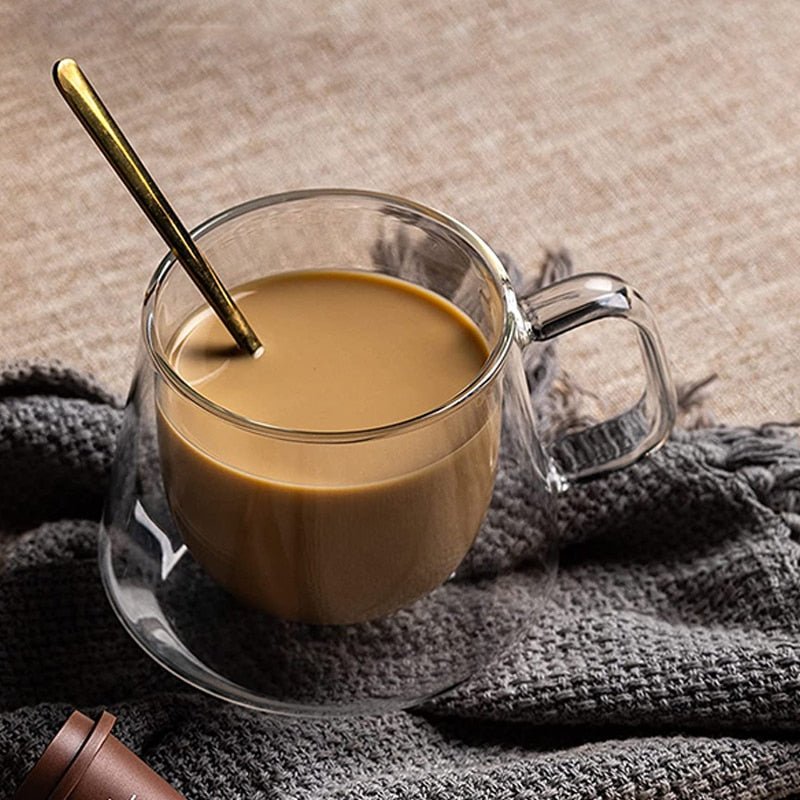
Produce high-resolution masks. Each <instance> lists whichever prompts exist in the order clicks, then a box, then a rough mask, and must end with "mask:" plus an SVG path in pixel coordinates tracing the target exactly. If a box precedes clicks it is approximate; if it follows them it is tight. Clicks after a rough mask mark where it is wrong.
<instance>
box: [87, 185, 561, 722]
mask: <svg viewBox="0 0 800 800" xmlns="http://www.w3.org/2000/svg"><path fill="white" fill-rule="evenodd" d="M193 236H195V238H196V239H197V240H198V241H199V243H200V246H201V249H202V250H203V251H204V253H205V254H206V255H207V256H208V258H209V260H210V261H211V262H212V263H213V264H214V266H215V268H216V269H217V270H218V272H219V273H220V276H221V277H222V279H223V281H224V282H225V283H226V284H227V285H228V286H229V287H231V288H233V289H234V295H235V287H236V286H238V285H241V284H244V283H246V282H248V281H252V280H254V279H256V278H261V277H264V276H266V275H270V274H275V273H280V272H286V271H297V270H307V269H316V270H319V269H349V270H353V269H355V270H365V271H369V272H380V273H384V274H388V275H392V276H396V277H399V278H402V279H404V280H407V281H410V282H412V283H415V284H418V285H420V286H422V287H424V288H426V289H430V290H432V291H434V292H436V293H437V294H439V295H441V296H443V297H445V298H446V299H448V300H450V302H452V303H453V304H455V305H456V306H457V307H458V308H460V309H461V310H462V311H463V312H465V313H466V314H467V315H468V316H469V317H470V318H471V319H472V320H473V321H474V322H475V324H476V325H477V326H478V327H479V328H480V329H481V331H482V333H483V335H484V337H485V339H486V341H487V342H488V343H489V346H490V349H491V354H490V356H489V357H488V359H487V361H486V364H485V365H484V367H483V370H482V371H481V373H480V374H479V375H476V376H475V380H474V381H473V382H472V383H471V384H470V386H469V387H467V388H466V389H465V390H464V391H463V392H462V393H461V394H460V395H459V396H458V397H457V398H454V399H453V400H451V401H450V402H448V403H447V404H446V405H445V406H443V407H441V408H439V409H435V410H432V411H431V412H429V413H426V414H424V415H423V416H421V417H419V418H416V419H414V420H409V421H406V422H403V423H398V424H395V425H390V426H386V427H384V428H379V429H372V430H361V431H352V432H343V433H308V432H302V431H289V430H284V429H278V428H273V427H271V426H269V425H266V424H264V423H260V422H257V421H252V420H247V419H244V418H241V417H238V416H237V415H236V414H233V413H232V412H230V411H228V410H226V409H222V408H220V407H218V406H216V405H215V404H214V403H212V402H211V401H209V400H208V399H206V398H204V397H202V396H201V395H198V394H197V393H196V392H195V391H194V390H193V389H192V388H191V387H189V386H188V385H187V384H185V383H184V382H183V381H182V379H181V378H180V377H179V376H177V375H176V374H175V373H174V371H173V370H172V368H171V366H170V365H169V362H168V359H167V356H166V353H167V352H168V350H169V346H170V343H171V341H172V340H173V338H174V336H175V334H176V332H177V331H178V330H179V329H180V327H181V326H182V324H183V323H184V322H185V321H186V320H187V318H188V317H189V316H190V315H191V314H192V312H194V311H195V310H196V309H197V308H198V306H199V305H200V302H199V299H198V298H199V296H198V294H197V291H196V289H195V287H194V286H193V285H192V284H191V282H190V281H189V279H188V278H187V277H186V276H185V274H184V273H183V271H182V270H180V269H179V268H177V267H176V266H175V264H174V262H173V260H172V258H171V257H170V258H167V259H165V261H164V262H162V264H161V265H160V267H159V269H158V270H157V272H156V274H155V276H154V278H153V280H152V282H151V285H150V287H149V289H148V292H147V295H146V301H145V308H144V316H143V334H144V342H143V344H142V346H141V347H140V355H139V359H138V365H137V370H136V375H135V378H134V381H133V384H132V390H131V394H130V397H129V400H128V403H127V406H126V409H125V416H124V422H123V426H122V430H121V433H120V436H119V441H118V449H117V453H116V457H115V462H114V467H113V470H112V482H111V487H110V491H109V496H108V501H107V504H106V510H105V514H104V519H103V523H102V526H101V537H100V564H101V572H102V576H103V581H104V584H105V587H106V590H107V592H108V595H109V597H110V599H111V602H112V605H113V607H114V609H115V611H116V612H117V614H118V615H119V617H120V619H121V620H122V622H123V623H124V625H125V626H126V628H127V629H128V630H129V632H130V633H131V634H132V635H133V637H134V638H135V639H136V641H137V642H138V643H139V644H140V645H141V646H142V647H143V648H144V649H145V650H146V651H147V652H148V653H149V654H150V655H152V656H153V657H154V658H155V659H156V660H157V661H159V662H160V663H161V664H162V665H163V666H165V667H166V668H167V669H169V670H171V671H172V672H174V673H176V674H178V675H179V676H180V677H182V678H184V679H185V680H187V681H189V682H190V683H192V684H194V685H195V686H197V687H199V688H201V689H204V690H206V691H208V692H210V693H212V694H215V695H217V696H220V697H223V698H225V699H229V700H232V701H234V702H239V703H242V704H245V705H249V706H252V707H254V708H259V709H262V710H270V711H275V712H284V713H299V714H303V713H307V714H324V713H342V712H365V711H383V710H387V709H390V708H396V707H403V706H408V705H412V704H414V703H417V702H419V701H420V700H422V699H425V698H427V697H431V696H433V695H435V694H437V693H439V692H441V691H443V690H446V689H448V688H451V687H453V686H454V685H456V684H458V683H460V682H462V681H463V680H465V679H466V678H468V677H469V676H470V675H471V674H473V673H474V672H475V671H476V670H479V669H481V668H483V667H485V666H486V665H487V664H488V663H489V662H490V661H491V660H492V658H494V657H495V656H496V655H497V654H498V653H499V652H501V651H502V650H503V649H504V648H505V647H506V646H507V645H508V644H509V642H510V641H511V640H512V639H513V638H514V636H515V635H516V634H517V633H518V632H519V630H520V629H521V626H522V625H523V624H524V623H530V622H531V621H532V620H531V615H532V614H535V613H536V611H537V609H538V608H539V605H540V603H541V600H542V597H543V595H544V593H545V591H546V589H547V587H548V585H549V582H550V578H551V577H552V574H553V569H554V552H555V548H554V546H553V539H554V535H555V524H554V519H553V501H552V498H551V494H550V492H549V490H548V479H547V475H548V462H547V459H546V458H545V457H544V455H543V452H542V450H541V447H540V445H539V438H538V436H537V432H536V430H535V418H534V413H533V409H532V408H531V403H530V395H529V391H528V387H527V383H526V379H525V375H524V372H523V368H522V359H521V354H520V351H519V349H518V347H517V345H516V344H515V342H514V331H515V325H516V324H518V323H517V322H516V321H515V319H514V317H513V313H512V311H511V310H510V309H511V308H515V306H514V305H513V301H512V299H511V298H512V297H513V296H512V295H511V289H510V286H509V285H508V282H507V278H506V277H505V273H504V272H503V269H502V266H501V265H500V264H499V261H498V260H497V258H496V256H494V254H493V253H492V252H491V251H490V250H489V249H488V248H487V247H486V246H485V245H484V244H483V243H482V242H481V241H480V240H479V239H478V238H477V237H475V236H474V235H473V234H471V233H470V232H469V231H468V230H467V229H465V228H463V227H462V226H460V225H459V224H458V223H455V222H454V221H452V220H449V219H448V218H446V217H444V216H441V215H438V214H436V212H432V211H429V210H427V209H423V208H421V207H417V206H415V205H414V204H411V203H408V202H407V201H401V200H398V199H396V198H391V197H388V196H381V195H374V194H369V193H353V192H341V191H321V192H298V193H292V194H289V195H281V196H275V197H271V198H264V199H262V200H258V201H254V202H251V203H248V204H246V205H244V206H240V207H238V208H235V209H233V210H231V211H228V212H225V213H223V214H221V215H219V216H217V217H215V218H213V219H212V220H210V221H209V222H207V223H205V224H204V225H202V226H201V227H200V228H198V229H197V230H196V231H195V232H193ZM309 313H310V314H322V313H324V308H310V309H309ZM532 346H533V347H537V346H539V345H536V344H534V345H532ZM232 453H233V454H235V456H234V457H232V456H231V454H232Z"/></svg>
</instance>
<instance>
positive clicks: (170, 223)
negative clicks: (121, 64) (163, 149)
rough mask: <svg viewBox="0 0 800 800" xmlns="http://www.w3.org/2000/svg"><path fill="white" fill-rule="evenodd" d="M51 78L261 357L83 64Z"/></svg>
mask: <svg viewBox="0 0 800 800" xmlns="http://www.w3.org/2000/svg"><path fill="white" fill-rule="evenodd" d="M53 80H54V81H55V82H56V86H57V87H58V90H59V91H60V92H61V95H62V97H63V98H64V99H65V100H66V101H67V105H68V106H69V107H70V108H71V109H72V111H73V113H74V114H75V116H76V117H77V118H78V119H79V120H80V121H81V123H82V124H83V127H84V128H86V131H87V132H88V134H89V135H90V136H91V137H92V139H94V143H95V144H96V145H97V146H98V147H99V148H100V152H101V153H102V154H103V155H104V156H105V157H106V159H107V160H108V162H109V164H111V166H112V167H113V168H114V171H115V172H116V173H117V175H118V176H119V177H120V180H122V182H123V183H124V184H125V187H126V188H127V189H128V191H129V192H130V193H131V194H132V195H133V197H134V199H135V200H136V202H137V203H138V204H139V205H140V206H141V209H142V211H144V213H145V214H146V215H147V218H148V219H149V220H150V222H151V223H152V224H153V226H154V227H155V229H156V230H157V231H158V232H159V233H160V234H161V238H162V239H163V240H164V241H165V242H166V243H167V246H168V247H169V248H170V250H171V251H172V253H173V254H174V256H175V258H177V259H178V261H179V262H180V263H181V265H182V266H183V268H184V269H185V270H186V272H188V273H189V277H190V278H191V279H192V280H193V281H194V283H195V285H196V286H197V288H198V289H199V290H200V291H201V293H202V294H203V297H205V299H206V300H207V301H208V304H209V305H210V306H211V308H212V309H213V310H214V312H215V313H216V314H217V316H218V317H219V318H220V320H221V321H222V323H223V324H224V325H225V327H226V328H227V329H228V332H229V333H230V334H231V336H232V337H233V338H234V340H235V342H236V344H237V345H238V346H239V347H240V348H241V349H242V350H244V351H245V352H246V353H249V354H250V355H251V356H259V355H260V354H261V351H262V350H263V348H262V346H261V342H260V341H259V339H258V336H256V333H255V331H254V330H253V329H252V328H251V327H250V324H249V323H248V322H247V320H246V319H245V318H244V316H243V314H242V312H241V311H240V310H239V307H238V306H237V305H236V303H235V302H234V300H233V298H232V297H231V295H230V292H228V290H227V289H226V288H225V286H223V284H222V282H221V281H220V279H219V276H218V275H217V273H216V272H214V270H213V269H212V267H211V265H210V264H209V263H208V261H206V259H205V258H204V257H203V255H202V254H201V253H200V251H199V250H198V249H197V245H196V244H195V243H194V242H193V241H192V238H191V236H189V233H188V231H187V230H186V228H185V227H184V225H183V223H182V222H181V221H180V219H178V215H177V214H176V213H175V212H174V211H173V210H172V207H171V206H170V204H169V203H168V202H167V198H166V197H164V195H163V194H162V192H161V190H160V189H159V188H158V186H157V185H156V182H155V181H154V180H153V178H152V177H151V176H150V173H149V172H148V171H147V169H145V166H144V164H142V162H141V160H140V159H139V156H137V155H136V151H135V150H134V149H133V148H132V147H131V145H130V143H129V142H128V140H127V139H126V138H125V135H124V134H123V133H122V131H121V130H120V128H119V126H118V125H117V123H116V122H114V118H113V117H112V116H111V114H109V112H108V109H107V108H106V107H105V105H103V101H102V100H101V99H100V97H99V96H98V94H97V92H95V90H94V88H93V87H92V85H91V84H90V83H89V81H88V80H87V78H86V76H85V75H84V74H83V71H82V70H81V68H80V67H79V66H78V65H77V64H76V63H75V61H74V60H73V59H71V58H62V59H61V60H60V61H56V63H55V64H54V65H53Z"/></svg>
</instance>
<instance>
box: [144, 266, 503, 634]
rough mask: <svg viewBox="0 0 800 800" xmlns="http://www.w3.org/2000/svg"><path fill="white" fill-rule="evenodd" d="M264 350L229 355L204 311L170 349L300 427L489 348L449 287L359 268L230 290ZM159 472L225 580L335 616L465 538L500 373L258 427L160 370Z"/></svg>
mask: <svg viewBox="0 0 800 800" xmlns="http://www.w3.org/2000/svg"><path fill="white" fill-rule="evenodd" d="M234 295H235V297H236V299H237V302H238V303H239V305H240V307H241V308H242V311H243V312H244V314H245V315H246V316H247V318H248V320H249V321H250V323H251V324H252V325H253V327H254V328H255V329H256V331H257V332H258V333H259V335H260V337H261V338H262V341H263V342H264V345H265V352H264V354H263V355H262V356H261V357H260V358H258V359H253V358H252V357H250V356H246V355H240V354H238V353H237V352H236V351H235V350H234V349H233V348H232V347H231V345H230V343H229V338H228V334H227V333H226V332H225V331H224V330H223V328H222V326H221V325H220V324H219V323H218V322H217V320H216V318H215V317H213V316H212V315H211V314H210V313H209V312H207V311H200V312H197V313H195V314H194V315H191V316H190V317H189V318H188V319H187V320H186V321H185V322H184V324H183V325H182V326H181V327H180V329H179V331H178V333H177V335H176V336H175V338H174V340H173V347H172V349H171V352H170V353H169V357H170V360H171V362H172V364H173V365H174V367H175V368H176V370H177V371H178V372H179V373H180V374H181V375H182V376H183V377H184V379H186V380H187V381H189V382H190V383H191V384H192V385H193V387H194V388H195V389H196V390H197V391H198V392H200V393H201V394H203V395H204V396H206V397H208V398H209V399H211V400H213V401H214V402H216V403H218V404H219V405H221V406H224V407H225V408H227V409H230V410H232V411H235V412H236V413H238V414H241V415H244V416H246V417H249V418H251V419H255V420H259V421H262V422H266V423H270V424H272V425H277V426H281V427H283V428H295V429H303V430H305V431H317V432H319V431H346V430H361V429H365V428H374V427H377V426H383V425H388V424H391V423H394V422H398V421H401V420H406V419H410V418H413V417H416V416H418V415H420V414H424V413H425V412H427V411H431V410H433V409H434V408H437V407H439V406H441V405H443V404H445V403H447V402H448V401H449V400H451V399H452V398H453V397H455V396H456V395H457V394H458V393H459V392H460V391H461V390H463V389H464V388H465V387H467V386H468V385H469V384H470V383H471V382H472V381H473V380H474V379H475V378H476V377H477V375H478V374H479V372H480V370H481V368H482V366H483V364H484V363H485V360H486V357H487V353H488V347H487V345H486V342H485V340H484V339H483V337H482V335H481V333H480V332H479V330H478V328H477V327H476V326H475V325H474V324H473V323H472V321H471V320H469V319H468V318H467V317H466V316H465V315H464V314H463V313H462V312H461V311H459V310H458V309H457V308H455V306H453V305H452V304H450V303H449V302H448V301H447V300H445V299H443V298H441V297H439V296H438V295H435V294H433V293H432V292H429V291H426V290H424V289H420V288H418V287H416V286H413V285H411V284H409V283H406V282H404V281H401V280H398V279H395V278H391V277H386V276H382V275H373V274H369V273H357V272H346V271H340V272H334V271H325V272H322V271H318V272H297V273H287V274H281V275H277V276H272V277H268V278H265V279H262V280H260V281H257V282H254V283H251V284H247V285H245V286H242V287H239V288H237V289H236V290H234ZM159 387H160V388H159V391H158V395H157V423H158V434H159V447H160V453H161V463H162V472H163V478H164V486H165V488H166V492H167V499H168V501H169V505H170V509H171V511H172V516H173V519H174V520H175V522H176V524H177V526H178V529H179V531H180V532H181V535H182V537H183V539H184V541H185V542H186V544H187V545H188V547H189V550H190V551H191V553H192V555H193V556H194V557H195V559H196V560H197V561H198V562H199V563H200V564H201V565H202V566H203V567H204V568H205V570H206V571H207V572H208V574H209V575H210V576H211V577H212V578H213V579H214V580H216V581H217V582H218V583H219V584H221V585H222V586H224V587H226V588H227V589H228V590H229V591H231V592H232V593H233V594H235V595H236V596H237V597H239V598H240V599H242V600H244V601H245V602H247V603H248V604H250V605H252V606H255V607H257V608H260V609H262V610H264V611H267V612H269V613H271V614H274V615H277V616H279V617H283V618H286V619H292V620H301V621H304V622H312V623H325V624H343V623H353V622H361V621H365V620H370V619H375V618H378V617H380V616H384V615H386V614H390V613H393V612H394V611H395V610H397V609H399V608H403V607H406V606H408V605H409V604H411V603H413V602H414V601H416V600H418V599H419V598H421V597H423V596H424V595H426V594H427V593H428V592H431V591H433V590H435V589H436V587H438V586H439V585H440V584H442V583H443V582H444V581H446V580H447V578H448V576H450V575H451V573H452V572H453V571H454V570H455V569H456V567H457V566H458V564H459V563H460V562H461V560H462V559H463V557H464V555H465V554H466V552H467V551H468V550H469V548H470V546H471V545H472V542H473V540H474V539H475V536H476V534H477V532H478V529H479V527H480V523H481V520H482V518H483V515H484V513H485V511H486V508H487V506H488V503H489V500H490V498H491V494H492V488H493V483H494V472H495V467H496V464H497V452H498V447H499V437H500V390H499V382H495V383H493V385H492V386H491V387H488V388H487V389H485V390H484V391H482V392H479V393H478V394H477V395H476V396H474V397H472V398H470V399H469V400H466V401H464V402H463V403H461V404H459V405H458V407H456V408H455V409H454V410H452V411H451V412H450V413H447V414H445V415H442V416H440V417H436V418H434V419H433V420H427V421H425V422H424V423H421V424H419V425H413V426H409V427H407V428H402V429H399V430H396V431H392V432H391V434H389V435H381V436H376V437H355V438H354V439H352V440H348V441H339V440H334V441H329V440H327V439H326V438H325V437H313V436H311V437H308V436H305V437H303V436H300V437H290V438H285V437H281V436H275V435H271V434H270V433H269V432H263V433H262V432H255V431H252V430H248V429H247V428H242V427H240V426H237V425H234V424H232V423H231V422H230V421H228V420H227V419H225V418H224V417H223V416H220V415H218V414H213V413H210V412H209V411H207V410H205V409H204V408H202V407H201V406H199V405H197V404H195V403H193V402H191V401H190V400H188V399H186V398H185V397H183V396H182V395H180V394H179V393H177V392H176V391H175V390H174V389H172V388H171V387H170V386H169V385H168V384H166V383H160V384H159Z"/></svg>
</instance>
